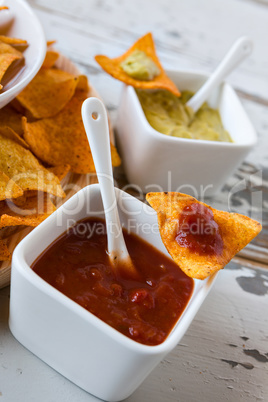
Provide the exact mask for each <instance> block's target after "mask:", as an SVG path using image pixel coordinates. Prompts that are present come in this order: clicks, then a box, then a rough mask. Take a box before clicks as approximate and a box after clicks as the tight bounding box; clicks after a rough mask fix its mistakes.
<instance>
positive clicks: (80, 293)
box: [32, 218, 194, 345]
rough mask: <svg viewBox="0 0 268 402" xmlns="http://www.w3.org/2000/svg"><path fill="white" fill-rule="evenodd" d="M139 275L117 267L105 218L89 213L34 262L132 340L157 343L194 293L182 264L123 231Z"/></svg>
mask: <svg viewBox="0 0 268 402" xmlns="http://www.w3.org/2000/svg"><path fill="white" fill-rule="evenodd" d="M124 237H125V241H126V245H127V248H128V251H129V254H130V256H131V259H132V261H133V263H134V265H135V267H136V269H137V270H138V272H139V279H138V280H137V279H135V280H133V279H131V278H129V277H126V275H125V274H123V271H122V274H121V273H120V274H118V272H115V271H114V270H113V268H112V266H111V264H110V260H109V256H108V254H107V251H106V250H107V237H106V226H105V222H104V220H102V219H99V218H94V219H92V218H88V219H84V220H82V221H80V222H77V223H76V225H74V226H73V227H72V228H71V229H69V230H68V231H67V232H65V233H64V234H62V235H61V236H60V237H59V238H58V239H56V240H55V241H54V242H53V243H52V244H51V245H50V246H49V247H48V248H47V249H46V250H45V251H44V252H43V253H42V254H41V255H40V256H39V257H38V258H37V259H36V261H35V262H34V263H33V264H32V269H33V270H34V271H35V272H36V273H37V274H38V275H39V276H40V277H41V278H43V279H44V280H45V281H46V282H48V283H49V284H50V285H52V286H53V287H55V288H56V289H58V290H59V291H60V292H62V293H63V294H65V295H66V296H68V297H69V298H70V299H72V300H73V301H75V302H76V303H78V304H80V305H81V306H82V307H84V308H85V309H87V310H88V311H89V312H91V313H92V314H94V315H95V316H97V317H98V318H100V319H101V320H103V321H104V322H106V323H107V324H109V325H110V326H111V327H113V328H115V329H116V330H118V331H119V332H121V333H122V334H124V335H126V336H127V337H129V338H130V339H132V340H134V341H137V342H139V343H142V344H145V345H158V344H160V343H162V342H163V341H164V340H165V339H166V337H167V336H168V335H169V333H170V332H171V330H172V329H173V327H174V325H175V324H176V323H177V321H178V319H179V317H180V316H181V314H182V313H183V311H184V309H185V307H186V305H187V303H188V301H189V300H190V297H191V295H192V292H193V288H194V281H193V279H191V278H189V277H188V276H186V275H185V274H184V273H183V272H182V271H181V269H180V268H179V267H178V265H176V264H175V262H174V261H173V260H171V259H170V258H168V257H167V256H166V255H164V254H163V253H161V252H160V251H159V250H157V249H156V248H155V247H153V246H152V245H150V244H149V243H147V242H145V241H144V240H143V239H141V238H140V237H138V236H137V235H135V234H131V233H128V232H127V231H125V230H124Z"/></svg>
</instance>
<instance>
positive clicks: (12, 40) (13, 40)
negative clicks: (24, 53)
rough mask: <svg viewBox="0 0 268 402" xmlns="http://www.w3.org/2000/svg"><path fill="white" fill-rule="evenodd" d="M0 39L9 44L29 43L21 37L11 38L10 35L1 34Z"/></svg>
mask: <svg viewBox="0 0 268 402" xmlns="http://www.w3.org/2000/svg"><path fill="white" fill-rule="evenodd" d="M0 41H2V42H3V43H7V44H8V45H27V40H25V39H19V38H10V37H9V36H5V35H0Z"/></svg>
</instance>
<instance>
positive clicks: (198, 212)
mask: <svg viewBox="0 0 268 402" xmlns="http://www.w3.org/2000/svg"><path fill="white" fill-rule="evenodd" d="M175 239H176V241H177V243H178V244H179V245H180V246H182V247H187V248H189V249H190V250H191V251H192V252H194V253H197V254H201V255H220V254H221V253H222V250H223V240H222V237H221V234H220V229H219V226H218V224H217V222H215V220H214V216H213V212H212V211H211V209H209V208H208V207H206V206H205V205H203V204H199V203H197V202H194V203H192V204H191V205H187V206H186V207H185V208H184V209H183V210H182V213H181V216H180V219H179V225H178V232H177V234H176V238H175Z"/></svg>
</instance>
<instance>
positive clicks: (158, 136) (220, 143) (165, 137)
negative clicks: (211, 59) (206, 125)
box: [125, 68, 257, 148]
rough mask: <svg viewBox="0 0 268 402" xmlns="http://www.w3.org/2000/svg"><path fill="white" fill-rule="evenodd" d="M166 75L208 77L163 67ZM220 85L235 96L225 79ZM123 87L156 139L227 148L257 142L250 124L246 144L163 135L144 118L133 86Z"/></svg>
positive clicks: (195, 71)
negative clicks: (248, 137) (248, 139)
mask: <svg viewBox="0 0 268 402" xmlns="http://www.w3.org/2000/svg"><path fill="white" fill-rule="evenodd" d="M165 71H166V73H167V75H169V74H189V75H193V76H196V77H197V76H199V77H200V78H204V79H206V78H208V77H209V75H210V74H208V73H205V72H204V71H200V70H193V69H192V70H180V69H168V68H166V69H165ZM221 85H222V86H225V87H226V88H228V89H229V90H231V91H232V92H233V93H234V94H235V96H236V97H237V94H236V93H235V90H234V89H233V87H232V86H231V85H230V84H228V83H227V82H226V81H223V83H222V84H221ZM125 87H127V90H129V91H130V94H131V96H132V97H133V98H134V102H135V106H136V108H137V112H138V114H139V118H140V122H141V124H143V125H144V126H145V128H146V133H147V134H149V135H151V136H152V137H153V138H155V139H156V140H158V141H160V140H161V142H167V143H171V144H172V143H174V144H175V143H178V141H179V142H182V143H185V144H192V145H195V144H200V145H205V146H206V147H215V146H220V147H223V146H226V147H227V148H229V147H231V148H241V147H246V148H248V147H249V146H254V145H255V144H256V143H257V135H256V131H255V129H254V127H253V126H252V125H251V129H252V133H253V137H254V139H253V140H252V141H251V142H248V143H247V144H241V143H240V144H238V143H235V142H224V141H208V140H198V139H194V140H193V139H190V138H178V137H172V136H170V135H165V134H163V133H160V132H159V131H157V130H155V129H154V128H153V127H152V126H151V125H150V123H149V122H148V120H147V119H146V116H145V114H144V112H143V110H142V107H141V103H140V101H139V98H138V96H137V94H136V91H135V88H134V87H132V86H130V85H126V84H125Z"/></svg>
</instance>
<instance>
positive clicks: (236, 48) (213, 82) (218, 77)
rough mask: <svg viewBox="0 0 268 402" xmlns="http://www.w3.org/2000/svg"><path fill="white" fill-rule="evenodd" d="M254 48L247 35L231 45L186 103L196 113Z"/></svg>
mask: <svg viewBox="0 0 268 402" xmlns="http://www.w3.org/2000/svg"><path fill="white" fill-rule="evenodd" d="M252 49H253V43H252V41H251V39H249V38H247V37H246V36H242V37H241V38H239V39H238V40H237V41H236V42H235V43H234V44H233V46H232V47H231V49H230V50H229V52H228V53H227V54H226V56H225V57H224V58H223V60H222V61H221V63H220V64H219V65H218V67H217V68H216V70H215V71H214V72H213V73H212V74H211V76H210V77H209V79H208V80H207V81H206V82H205V83H204V85H202V87H201V88H200V89H199V90H198V91H197V92H196V93H195V95H194V96H193V97H192V98H191V99H190V100H189V101H188V102H187V103H186V106H188V107H190V108H191V109H192V110H193V112H194V113H196V112H197V111H198V110H199V108H200V107H201V106H202V105H203V103H204V102H205V101H206V100H207V99H208V97H209V95H210V94H211V92H212V91H213V89H214V88H216V87H217V86H218V85H220V84H221V83H222V81H223V80H224V79H225V78H226V77H227V75H228V74H230V73H231V72H232V71H233V70H234V69H235V67H237V66H238V65H239V64H240V63H241V61H243V60H244V59H245V58H246V57H247V56H249V55H250V53H251V52H252Z"/></svg>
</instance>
